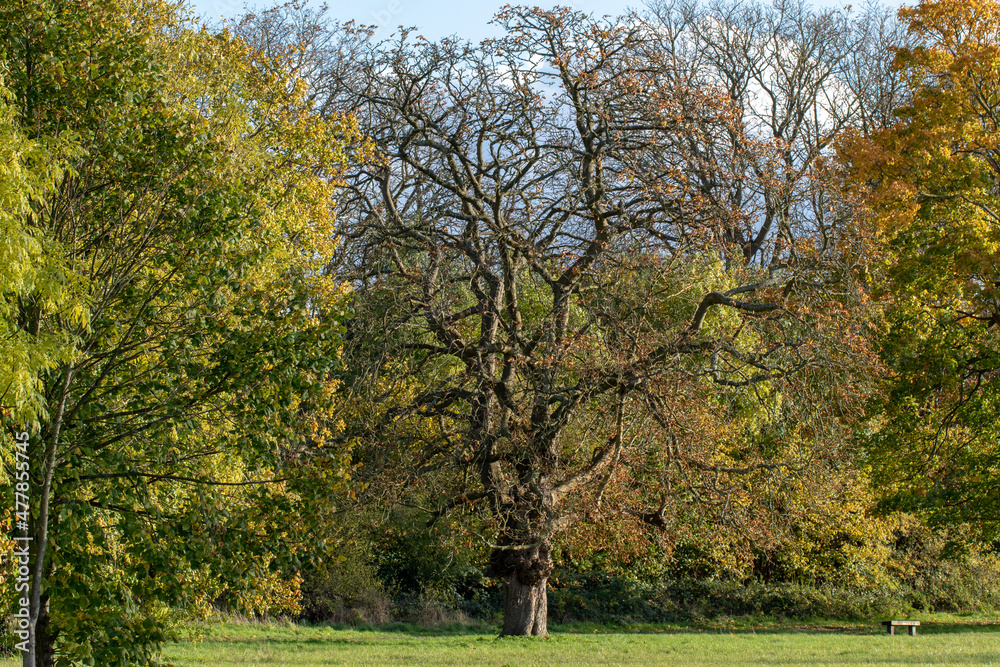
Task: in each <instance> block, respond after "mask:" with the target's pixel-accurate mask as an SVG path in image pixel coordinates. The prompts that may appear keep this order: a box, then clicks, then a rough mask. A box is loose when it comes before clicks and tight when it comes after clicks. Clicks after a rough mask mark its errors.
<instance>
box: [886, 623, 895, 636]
mask: <svg viewBox="0 0 1000 667" xmlns="http://www.w3.org/2000/svg"><path fill="white" fill-rule="evenodd" d="M885 629H886V630H888V631H889V634H890V635H894V634H896V628H895V627H893V626H891V625H887V626H885Z"/></svg>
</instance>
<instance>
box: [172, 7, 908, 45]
mask: <svg viewBox="0 0 1000 667" xmlns="http://www.w3.org/2000/svg"><path fill="white" fill-rule="evenodd" d="M277 1H278V0H274V2H260V1H258V0H250V2H249V3H247V1H246V0H189V2H190V4H191V5H192V7H194V9H195V11H196V12H197V13H198V14H199V15H200V16H202V18H204V19H210V20H212V21H214V20H217V19H219V18H221V17H227V18H235V17H237V16H239V15H241V14H242V13H243V7H244V5H245V4H249V5H250V6H251V7H255V6H256V7H268V6H271V5H272V4H275V3H276V2H277ZM862 3H863V0H854V5H855V6H858V5H860V4H862ZM898 3H899V0H895V1H893V0H888V4H892V5H896V4H898ZM317 4H318V3H317ZM328 4H329V6H330V15H331V16H333V17H334V18H337V19H340V20H343V21H347V20H349V19H354V20H356V21H357V22H359V23H365V24H369V25H379V26H388V27H389V30H388V31H389V32H391V29H392V28H395V27H396V26H398V25H405V26H416V27H417V28H419V29H420V32H421V34H423V35H424V36H425V37H427V38H428V39H438V38H440V37H444V36H447V35H458V36H460V37H463V38H466V39H471V40H479V39H483V38H485V37H491V36H495V35H496V34H497V33H496V28H495V27H494V26H490V25H489V21H490V19H491V18H492V17H493V14H494V13H495V12H496V11H497V9H499V8H500V7H502V6H503V5H505V4H507V2H506V0H355V1H354V2H343V1H339V2H338V1H337V0H330V1H329V2H328ZM510 4H525V5H539V6H542V7H549V6H551V5H556V4H560V5H570V6H572V7H573V8H575V9H579V10H581V11H585V12H588V13H593V14H598V15H601V14H619V13H622V12H623V11H624V10H625V9H626V8H629V7H635V8H638V9H643V8H644V5H643V0H562V1H558V0H553V1H552V2H543V1H542V0H520V1H516V0H511V2H510ZM814 4H816V5H817V6H823V7H841V6H844V5H847V4H851V3H850V2H849V0H845V1H843V2H841V1H839V0H821V1H820V2H816V3H814Z"/></svg>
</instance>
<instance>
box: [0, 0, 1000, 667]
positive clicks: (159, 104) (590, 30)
mask: <svg viewBox="0 0 1000 667" xmlns="http://www.w3.org/2000/svg"><path fill="white" fill-rule="evenodd" d="M0 15H2V20H0V49H2V54H0V65H2V70H0V73H2V79H0V80H2V89H0V150H2V151H3V155H4V160H3V168H2V170H0V197H3V202H4V204H3V206H2V208H0V224H2V225H3V227H4V234H3V245H2V246H0V284H2V288H3V300H2V302H0V303H2V304H3V305H2V310H0V314H2V317H0V327H2V332H3V335H2V336H0V341H2V342H0V346H2V349H3V355H0V392H2V393H0V404H2V406H3V413H2V418H3V421H4V426H5V429H4V438H5V439H4V443H5V444H4V448H3V457H4V462H5V464H7V466H8V468H9V469H10V471H13V470H14V467H15V466H14V459H15V454H14V452H15V444H14V443H15V439H14V434H15V433H16V432H20V431H21V430H22V429H24V430H28V431H29V432H30V434H31V438H30V447H29V460H30V472H31V488H30V502H31V511H30V521H28V522H19V520H18V519H17V517H16V516H15V515H14V514H13V509H14V488H15V487H14V485H13V482H11V484H10V486H9V487H6V488H7V489H8V491H7V493H6V495H5V498H7V500H6V501H5V503H6V505H5V507H7V508H9V511H8V519H9V522H10V523H9V530H8V533H7V534H8V535H9V536H10V538H12V539H11V541H10V542H9V544H10V548H13V545H14V541H13V538H14V537H19V538H22V539H23V540H28V541H30V542H31V544H32V549H33V551H32V554H33V556H32V561H31V566H30V568H31V572H30V576H31V594H30V599H29V603H30V604H29V607H30V619H29V626H30V632H31V633H32V637H33V640H34V641H33V646H34V647H35V648H34V650H33V651H32V652H29V653H27V654H26V655H25V656H24V664H25V665H32V666H34V665H55V664H71V663H75V662H81V661H83V662H90V663H91V664H147V663H149V662H151V661H154V660H155V659H156V655H157V654H158V651H159V647H160V645H161V644H162V642H164V641H166V640H169V639H170V638H172V637H173V636H175V635H176V632H177V631H178V628H180V627H182V624H183V622H184V620H186V619H190V618H192V617H195V616H197V615H198V614H202V613H204V612H205V610H206V609H208V608H209V606H210V605H212V604H220V603H223V602H224V603H225V604H227V605H230V606H232V607H234V608H242V609H248V610H255V611H259V612H263V613H266V612H268V611H269V610H272V609H273V610H278V609H294V608H295V606H296V604H297V603H296V600H297V596H298V595H299V592H300V585H301V583H302V578H301V576H300V574H302V573H308V572H310V571H312V570H314V569H316V568H320V569H321V568H322V567H323V563H324V560H325V559H328V557H329V555H330V554H331V553H332V552H331V550H335V549H336V548H337V545H338V544H341V545H343V543H344V540H345V539H348V538H346V537H345V534H346V533H345V531H344V526H346V525H356V524H358V523H359V522H362V523H363V522H374V524H375V525H378V519H377V516H378V515H379V514H387V513H389V512H390V511H392V510H391V508H407V509H408V511H409V512H410V513H411V514H410V516H411V517H412V518H413V520H415V521H416V522H418V523H419V524H420V525H422V526H425V527H427V528H428V529H433V530H435V531H438V532H439V533H441V534H443V535H448V536H449V537H448V539H451V540H453V541H455V542H456V543H461V544H464V545H466V546H465V548H466V549H467V550H472V551H470V552H469V553H473V552H474V553H478V554H481V556H482V561H483V562H482V563H480V565H481V566H482V568H483V569H484V570H485V571H487V572H488V574H489V576H490V577H492V578H493V579H495V580H497V581H500V582H502V583H503V603H502V604H503V628H502V634H505V635H544V634H546V632H547V629H546V628H547V619H548V609H547V603H548V599H549V596H548V595H547V589H548V583H549V579H550V577H552V576H553V572H554V571H555V568H556V566H557V565H558V563H557V560H558V559H557V558H556V557H555V555H554V554H556V553H562V554H566V553H567V549H570V550H571V545H577V546H579V545H581V544H584V545H587V548H590V549H591V550H593V549H595V548H604V547H605V546H606V543H610V542H616V541H617V542H618V543H619V546H620V547H621V548H622V549H625V550H628V549H629V548H632V547H630V546H629V545H630V544H631V545H634V544H640V543H643V544H654V543H655V544H659V545H660V548H663V549H666V550H667V551H671V550H674V549H676V548H679V545H680V543H681V535H682V534H687V533H688V532H689V531H690V530H691V526H692V525H695V524H693V523H692V518H691V517H692V516H694V514H697V515H698V516H700V517H702V518H701V519H699V521H701V524H699V525H709V526H715V529H716V530H718V531H721V534H723V535H725V536H727V537H726V539H731V540H732V541H734V543H735V542H740V543H748V544H772V545H773V544H777V543H778V542H779V541H780V539H784V538H783V537H782V535H784V536H787V535H790V534H791V533H790V532H789V529H787V526H789V525H791V523H794V522H797V523H796V526H798V527H797V528H795V530H805V529H802V528H801V527H802V526H805V525H808V522H809V521H810V520H812V517H816V516H819V515H821V514H823V512H828V513H832V514H834V515H837V514H838V513H839V514H840V515H841V516H846V514H851V515H855V514H872V513H882V514H883V515H890V514H894V515H901V513H909V514H907V515H908V516H910V515H912V516H915V517H918V519H919V521H922V522H924V523H926V524H928V525H947V526H962V527H963V530H964V531H965V532H963V533H962V534H963V535H965V538H963V539H964V541H965V542H967V543H968V544H973V543H975V544H980V545H987V546H986V547H985V548H987V549H989V548H992V547H989V545H991V544H993V541H994V540H995V539H996V532H995V529H996V518H995V517H996V506H997V505H996V498H997V491H996V465H997V455H998V452H1000V450H998V448H997V446H996V442H997V429H998V425H1000V424H998V420H997V417H996V415H997V410H996V406H997V387H998V376H997V371H998V368H1000V366H998V356H997V355H998V350H1000V346H998V344H997V342H998V341H997V330H998V329H997V327H996V325H997V324H1000V315H998V312H1000V310H998V308H1000V305H998V304H1000V302H998V297H997V286H998V285H1000V279H998V278H997V268H996V267H997V258H998V253H1000V245H998V243H1000V238H998V237H1000V233H998V231H1000V227H998V224H997V223H998V221H1000V218H998V217H997V215H998V214H997V213H996V211H997V208H996V202H995V201H994V200H995V199H996V197H997V177H998V172H1000V162H998V160H997V150H998V149H997V146H996V145H995V143H996V141H997V139H996V136H997V127H996V122H997V120H996V119H997V108H998V105H1000V96H998V95H1000V93H998V91H1000V87H998V85H997V82H996V80H995V79H996V75H995V71H996V63H997V62H998V55H997V47H996V46H995V45H996V44H997V43H1000V42H998V38H1000V34H998V33H1000V5H997V4H995V3H993V2H972V3H969V2H964V3H959V2H954V1H953V0H938V1H935V2H928V1H925V2H922V3H920V4H919V5H917V6H916V7H912V8H903V9H902V10H900V12H899V14H898V17H897V16H896V15H895V14H894V13H893V12H890V11H889V10H886V9H884V8H880V7H872V8H868V9H865V10H862V11H857V10H854V11H852V10H850V9H847V10H823V11H820V10H814V9H812V8H811V7H810V6H808V5H806V4H803V3H799V2H793V1H788V0H779V1H778V2H776V3H774V4H771V5H758V4H746V3H729V2H725V1H721V0H720V1H718V2H713V3H711V4H705V5H698V4H694V3H686V2H661V3H660V4H657V5H654V6H651V7H650V8H649V10H648V11H644V12H641V13H631V14H628V15H624V16H619V17H601V18H598V17H594V16H590V15H587V14H584V13H581V12H576V11H573V10H570V9H566V8H554V9H552V10H543V9H539V8H534V9H531V8H526V7H508V8H505V9H503V10H501V12H500V13H499V14H497V16H496V18H495V21H496V23H497V24H498V25H499V26H500V27H501V28H502V30H501V33H502V35H501V36H500V37H498V38H496V39H490V40H486V41H484V42H482V43H480V44H472V43H468V42H465V41H462V40H460V39H443V40H440V41H436V42H432V41H428V40H426V39H424V38H423V37H421V36H420V35H419V34H418V33H417V31H416V30H412V29H404V28H401V29H399V30H398V31H397V32H396V33H394V34H393V35H392V36H391V37H389V38H388V39H385V40H382V41H377V40H376V39H375V33H374V31H373V30H372V28H370V27H367V26H363V25H357V24H355V23H352V22H348V23H341V22H338V21H336V20H335V19H334V18H331V17H330V16H329V15H328V14H327V13H326V11H325V10H317V9H313V8H311V7H310V6H308V5H306V4H304V3H302V4H296V3H291V4H287V5H283V6H281V7H277V8H274V9H270V10H266V11H262V12H259V13H256V14H248V15H247V16H245V17H243V18H242V19H241V20H240V21H239V22H237V23H234V24H232V25H229V26H223V27H207V26H199V25H198V24H197V23H196V22H195V21H193V20H192V19H191V18H190V16H189V15H188V13H187V10H185V9H184V7H183V6H182V5H178V4H175V3H172V2H165V1H160V0H90V1H88V2H77V1H72V2H71V1H69V0H44V1H43V2H37V1H33V2H23V1H21V0H5V1H4V2H2V3H0ZM9 479H14V478H13V476H10V477H9ZM845 520H847V521H854V519H845ZM857 521H860V519H858V520H857ZM696 523H697V522H696ZM25 524H27V525H25ZM782 526H786V528H782ZM608 531H611V532H613V533H617V534H618V537H619V538H621V539H616V540H612V539H610V537H609V532H608ZM621 536H624V537H621ZM472 545H474V546H472ZM585 550H586V549H585ZM845 553H849V552H845ZM8 562H9V559H8ZM845 562H846V561H845ZM831 567H833V566H831ZM12 572H13V570H9V571H7V572H5V573H4V577H6V578H5V581H6V582H8V583H7V584H5V589H4V592H3V595H4V596H6V597H4V598H3V599H4V600H5V604H11V605H14V604H15V603H16V602H17V601H16V600H15V597H14V592H13V584H12V583H10V582H11V579H10V576H11V573H12Z"/></svg>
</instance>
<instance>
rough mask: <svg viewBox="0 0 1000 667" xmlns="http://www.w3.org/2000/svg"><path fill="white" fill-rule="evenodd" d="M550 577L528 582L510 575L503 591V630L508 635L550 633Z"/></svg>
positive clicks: (540, 635) (536, 635)
mask: <svg viewBox="0 0 1000 667" xmlns="http://www.w3.org/2000/svg"><path fill="white" fill-rule="evenodd" d="M548 581H549V579H548V577H545V578H543V579H539V580H537V581H535V582H534V583H531V584H526V583H524V582H522V581H521V580H520V578H519V577H518V576H517V572H514V573H512V574H511V575H510V577H509V578H508V580H507V586H506V588H505V589H504V592H503V632H501V633H500V636H501V637H504V636H506V635H533V636H535V637H543V636H545V635H547V634H548V599H547V596H546V587H547V584H548Z"/></svg>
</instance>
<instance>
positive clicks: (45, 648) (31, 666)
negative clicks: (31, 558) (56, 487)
mask: <svg viewBox="0 0 1000 667" xmlns="http://www.w3.org/2000/svg"><path fill="white" fill-rule="evenodd" d="M74 370H75V369H74V368H73V366H70V367H68V368H67V369H66V375H65V376H64V377H63V383H62V388H61V391H60V396H59V403H58V405H57V407H56V411H55V415H54V416H53V419H52V432H51V435H50V436H49V442H48V446H47V447H46V448H45V461H44V463H43V468H42V484H41V487H40V488H39V489H38V501H39V508H38V521H37V522H36V523H35V526H34V528H35V530H34V533H35V534H34V538H35V562H34V572H33V575H34V576H33V581H32V585H31V598H30V607H29V612H28V614H29V615H28V630H29V632H30V633H31V634H30V636H29V641H28V651H27V652H26V653H25V654H24V658H23V659H22V663H21V664H22V667H51V666H52V664H53V644H54V643H55V642H54V637H53V636H52V634H51V632H50V631H49V614H48V596H47V595H46V596H45V599H44V607H45V608H44V609H43V599H42V581H43V579H44V575H45V551H46V549H45V547H46V545H47V544H48V540H49V499H50V496H51V495H52V475H53V474H54V473H55V465H56V448H57V447H58V444H59V432H60V430H61V429H62V418H63V414H64V413H65V411H66V399H67V398H68V397H69V386H70V383H71V382H72V380H73V373H74ZM40 620H41V623H42V628H41V629H42V631H43V632H42V633H40V632H39V621H40ZM43 641H44V644H43Z"/></svg>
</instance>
